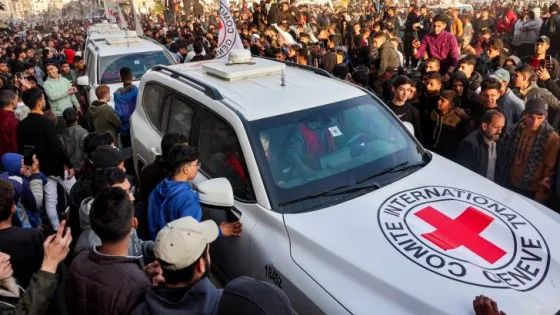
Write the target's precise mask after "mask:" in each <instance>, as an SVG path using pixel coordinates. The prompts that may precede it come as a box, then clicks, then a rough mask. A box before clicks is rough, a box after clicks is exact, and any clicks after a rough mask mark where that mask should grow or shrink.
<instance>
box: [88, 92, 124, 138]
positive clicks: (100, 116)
mask: <svg viewBox="0 0 560 315" xmlns="http://www.w3.org/2000/svg"><path fill="white" fill-rule="evenodd" d="M87 120H88V124H89V127H90V128H91V129H92V130H93V131H95V132H108V133H110V134H111V136H112V137H113V140H115V143H116V142H117V140H118V138H117V134H118V132H119V129H120V128H121V119H120V118H119V116H117V113H115V110H114V109H113V108H112V107H111V106H110V105H108V104H107V103H101V102H99V101H93V103H91V106H90V107H89V113H88V116H87Z"/></svg>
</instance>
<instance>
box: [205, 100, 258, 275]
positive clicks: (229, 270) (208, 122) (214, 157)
mask: <svg viewBox="0 0 560 315" xmlns="http://www.w3.org/2000/svg"><path fill="white" fill-rule="evenodd" d="M199 130H200V131H199V134H198V141H197V145H198V148H199V161H200V163H201V166H200V173H201V175H203V176H199V177H197V179H196V181H195V184H196V182H197V181H198V182H200V181H202V180H204V179H206V178H208V179H209V178H218V177H225V178H227V179H228V180H229V182H230V183H231V185H232V188H233V193H234V197H235V201H234V207H233V209H232V211H229V210H224V209H216V208H213V207H210V206H205V205H202V211H203V219H211V220H214V221H215V222H216V223H218V224H220V223H221V222H225V221H230V222H233V221H236V220H238V219H239V220H240V221H241V223H242V224H243V234H242V236H240V237H221V238H219V239H217V240H216V241H215V242H214V243H212V245H211V246H210V255H211V257H212V264H213V266H214V269H213V270H215V271H216V272H217V273H218V277H219V278H221V280H224V281H227V280H229V279H232V278H236V277H239V276H243V275H245V276H248V275H250V270H249V269H250V268H249V265H250V264H249V259H250V255H249V246H250V243H251V232H252V230H253V228H254V226H255V224H256V223H257V221H258V213H259V208H258V207H257V206H256V202H255V198H254V195H253V193H252V190H251V184H250V183H251V180H250V178H249V175H248V172H247V166H246V164H245V160H244V157H243V152H242V150H241V148H240V145H239V140H238V137H237V135H236V133H235V130H234V129H233V128H232V127H231V126H230V125H229V124H228V123H227V122H226V121H225V120H224V119H222V118H220V117H219V116H217V115H216V114H214V113H213V112H211V111H209V110H205V111H204V112H203V113H202V115H201V119H200V128H199Z"/></svg>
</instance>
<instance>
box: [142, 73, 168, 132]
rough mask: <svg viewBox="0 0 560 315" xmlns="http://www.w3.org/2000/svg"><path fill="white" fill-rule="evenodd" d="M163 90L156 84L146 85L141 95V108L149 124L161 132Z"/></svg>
mask: <svg viewBox="0 0 560 315" xmlns="http://www.w3.org/2000/svg"><path fill="white" fill-rule="evenodd" d="M164 102H165V88H163V87H162V86H161V85H158V84H146V86H144V92H143V95H142V106H143V107H144V110H145V111H146V115H148V119H149V120H150V122H151V123H152V124H153V125H154V126H155V127H156V128H157V130H159V131H161V122H162V115H163V108H164V106H163V104H164Z"/></svg>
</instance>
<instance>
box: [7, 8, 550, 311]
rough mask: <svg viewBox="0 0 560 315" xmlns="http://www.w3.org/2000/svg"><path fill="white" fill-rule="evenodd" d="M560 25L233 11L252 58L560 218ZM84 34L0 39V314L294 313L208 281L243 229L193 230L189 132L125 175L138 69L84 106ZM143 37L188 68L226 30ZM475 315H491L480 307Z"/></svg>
mask: <svg viewBox="0 0 560 315" xmlns="http://www.w3.org/2000/svg"><path fill="white" fill-rule="evenodd" d="M559 11H560V9H559V7H558V5H556V4H552V5H551V6H550V7H547V8H539V7H528V6H525V7H522V8H518V7H513V5H512V4H509V3H507V2H492V3H486V4H483V5H482V6H480V5H477V6H475V8H474V12H471V11H465V12H460V11H459V10H457V9H454V8H451V9H449V10H434V9H430V8H429V7H428V6H427V5H426V4H421V3H418V4H416V3H414V4H412V5H410V6H409V7H403V6H401V5H398V4H391V3H389V1H386V2H385V5H384V6H382V7H381V8H380V7H379V6H378V5H376V3H370V2H367V1H364V2H361V3H354V4H352V5H351V6H349V7H337V8H331V7H328V6H308V5H298V4H297V3H296V2H294V1H291V2H276V1H270V0H267V1H265V2H261V3H253V4H252V5H248V4H247V3H245V2H241V3H240V5H239V6H238V7H232V14H233V17H234V19H235V20H236V23H237V24H236V25H237V29H238V32H239V35H240V37H241V40H242V42H243V45H244V47H245V48H246V49H249V50H250V51H251V53H252V54H253V55H254V56H264V57H269V58H274V59H278V60H281V61H285V62H293V63H297V64H300V65H303V66H307V67H317V68H321V69H323V70H325V71H326V72H328V73H330V74H331V75H332V76H333V77H335V78H338V79H341V80H346V81H349V82H351V83H352V84H355V85H357V86H359V87H360V88H362V89H364V90H367V91H369V92H371V93H372V94H374V95H376V97H378V98H379V99H380V100H383V101H384V103H385V104H386V105H387V106H388V108H389V109H391V110H392V111H393V112H394V113H395V114H396V115H397V116H398V118H399V119H401V120H402V121H405V122H409V123H411V124H412V126H413V128H414V134H415V136H416V138H417V139H418V140H419V142H420V143H422V144H423V146H424V147H425V148H427V149H429V150H431V151H433V152H436V153H438V154H440V155H442V156H444V157H446V158H448V159H450V160H453V161H456V162H457V163H459V164H461V165H463V166H465V167H467V168H469V169H471V170H472V171H474V172H476V173H478V174H480V175H482V176H484V177H486V178H488V179H489V180H492V181H494V182H496V183H498V184H500V185H502V186H504V187H507V188H509V189H510V190H512V191H515V192H517V193H519V194H522V195H524V196H526V197H528V198H531V199H534V200H536V201H537V202H540V203H542V204H545V205H547V206H549V207H550V208H552V209H554V210H557V211H558V210H560V176H558V169H557V168H558V167H559V163H558V158H559V156H558V151H559V147H560V140H559V139H560V138H559V136H558V129H559V128H560V113H559V112H558V111H559V110H560V102H559V101H558V100H559V99H560V86H559V85H558V84H557V83H556V80H557V79H560V66H559V64H558V61H557V59H556V57H557V55H558V53H559V52H560V31H557V23H558V22H560V17H559V16H558V13H559ZM541 12H544V14H541ZM91 24H92V21H88V20H83V21H75V20H74V21H61V22H60V23H55V22H48V23H43V24H39V25H26V24H19V25H12V26H13V27H12V29H11V30H10V31H9V32H6V33H4V34H3V35H0V39H1V40H2V42H1V46H0V157H1V163H0V171H1V173H0V251H1V253H0V301H2V303H0V310H1V312H2V314H4V313H6V314H39V313H42V312H46V311H49V312H51V313H52V314H80V313H81V312H83V310H87V313H88V314H107V313H110V314H113V313H119V314H160V313H166V312H169V313H173V314H175V313H177V314H195V313H196V314H238V313H239V314H284V313H285V314H291V304H290V301H289V299H288V298H287V296H286V295H285V294H284V293H283V292H282V290H280V289H279V288H278V287H275V286H273V285H271V284H269V283H266V282H261V281H257V280H254V279H250V278H240V279H236V280H233V281H231V282H229V283H228V284H227V285H226V286H225V288H224V289H223V290H222V289H218V288H217V287H216V286H215V284H213V283H212V282H211V281H210V280H209V277H208V276H209V271H210V265H211V259H210V254H209V246H211V245H210V244H211V243H212V242H213V241H214V240H216V239H217V238H219V237H236V236H239V235H241V234H242V233H243V232H242V230H243V227H242V224H241V223H240V222H224V223H221V224H219V225H218V224H216V223H215V222H213V221H202V211H201V208H200V203H199V199H198V195H197V193H196V192H195V189H194V188H193V187H192V186H191V185H190V184H189V181H190V180H191V179H193V178H194V177H196V174H197V172H198V168H199V167H200V163H199V161H198V151H197V149H196V148H195V147H193V146H189V144H188V143H187V140H188V137H187V136H186V135H184V134H180V133H169V134H166V135H165V136H164V137H163V139H162V143H161V153H162V154H161V156H159V157H158V158H157V159H156V161H155V162H154V163H153V164H151V165H148V166H147V167H145V168H144V169H143V170H142V171H141V173H140V174H135V172H134V170H133V168H132V167H131V165H130V158H131V156H132V152H131V148H130V146H131V139H130V116H131V115H132V113H133V112H134V109H135V106H136V104H135V100H136V95H137V93H138V87H137V86H135V85H134V84H132V81H133V78H132V72H131V70H130V69H129V68H126V67H123V68H121V69H119V75H120V79H121V81H122V84H123V86H122V87H121V88H120V89H118V90H117V91H116V92H115V93H113V94H111V92H110V89H109V88H108V87H107V86H106V85H100V86H99V87H97V88H96V89H95V94H96V97H97V100H96V101H94V102H92V103H91V104H89V103H88V101H87V97H86V94H87V91H85V90H84V89H83V87H80V86H78V85H77V78H78V77H79V76H81V75H84V74H85V69H86V67H87V66H88V65H86V64H85V62H84V59H83V57H82V55H81V54H82V51H83V48H84V40H85V38H86V35H87V29H88V27H89V26H90V25H91ZM130 24H131V26H132V25H133V24H134V23H132V22H131V23H130ZM142 27H143V30H142V31H143V33H144V34H145V36H148V37H151V38H153V39H155V40H156V41H158V42H160V43H161V44H162V45H165V46H166V47H167V48H168V49H169V51H171V52H172V53H174V54H176V57H177V61H178V62H196V61H201V60H207V59H211V58H213V57H214V56H215V52H216V48H217V42H218V37H219V36H218V30H219V29H220V28H222V25H221V24H220V18H219V15H218V12H217V11H215V10H205V8H204V6H203V5H202V4H201V3H199V2H195V3H194V4H193V8H192V15H188V16H182V17H177V18H176V20H174V21H166V20H165V18H164V17H163V16H161V15H160V16H158V15H148V16H144V17H143V18H142ZM137 31H138V30H137ZM111 100H114V104H115V105H114V108H113V107H112V106H111V105H109V102H110V101H111ZM119 148H120V149H119ZM136 187H138V188H139V189H136ZM170 192H172V193H170ZM240 292H241V293H242V294H241V293H240ZM263 292H268V294H263ZM263 305H264V306H263ZM269 307H270V308H269ZM473 307H474V309H475V312H476V314H480V315H481V314H500V311H499V310H498V307H497V306H496V303H495V302H494V301H492V300H491V299H489V298H487V297H484V296H479V297H477V298H476V299H475V301H474V302H473Z"/></svg>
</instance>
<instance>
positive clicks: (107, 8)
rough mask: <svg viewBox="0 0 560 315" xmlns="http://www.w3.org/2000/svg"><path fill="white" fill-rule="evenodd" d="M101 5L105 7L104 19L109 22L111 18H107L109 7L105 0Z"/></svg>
mask: <svg viewBox="0 0 560 315" xmlns="http://www.w3.org/2000/svg"><path fill="white" fill-rule="evenodd" d="M103 5H104V6H105V18H107V21H109V20H110V19H111V18H110V17H109V7H108V6H107V0H103Z"/></svg>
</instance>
